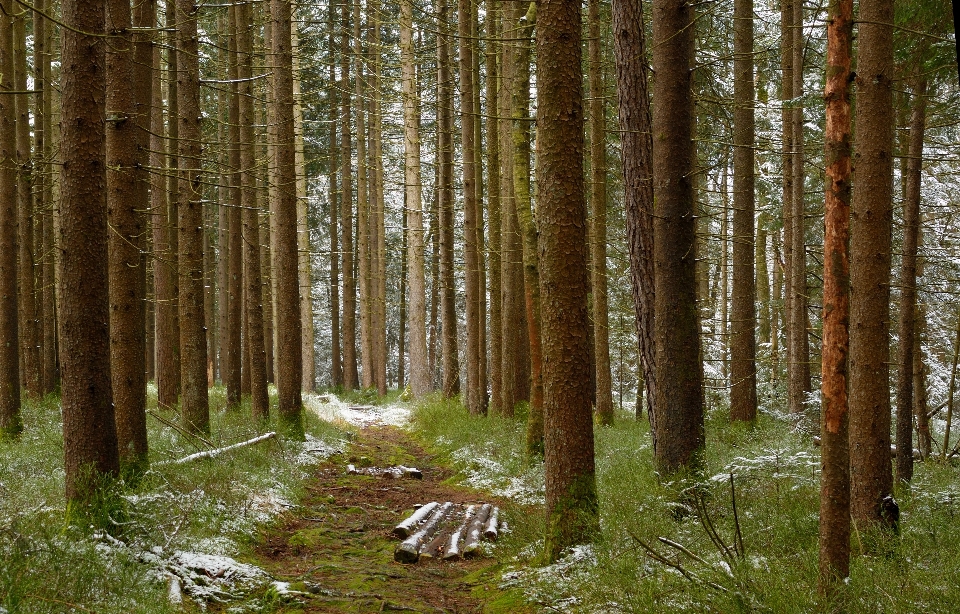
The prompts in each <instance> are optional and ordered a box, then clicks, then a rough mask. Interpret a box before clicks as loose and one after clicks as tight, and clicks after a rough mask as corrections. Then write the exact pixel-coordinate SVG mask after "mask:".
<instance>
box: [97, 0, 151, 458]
mask: <svg viewBox="0 0 960 614" xmlns="http://www.w3.org/2000/svg"><path fill="white" fill-rule="evenodd" d="M144 4H148V3H144ZM150 6H152V4H151V5H150ZM138 11H140V12H145V11H143V9H142V8H138ZM138 18H139V19H138V23H137V25H138V26H141V27H147V28H149V27H152V26H153V22H152V19H150V18H149V16H147V17H145V16H143V15H138ZM132 25H133V17H132V14H131V10H130V2H129V0H109V1H108V3H107V24H106V30H107V34H109V35H112V36H113V37H114V38H113V42H112V44H111V45H110V47H109V51H108V52H107V56H106V60H107V65H106V66H107V67H106V79H107V89H106V92H107V96H106V112H107V122H106V162H107V221H108V223H109V225H110V232H109V233H108V246H109V251H108V253H109V278H110V279H109V295H110V364H111V369H110V371H111V373H112V376H113V380H112V388H113V404H114V411H115V412H116V422H117V439H118V445H119V449H120V460H121V464H122V465H123V466H124V469H125V470H129V471H130V472H131V473H132V474H134V475H135V474H138V473H140V472H142V471H143V470H144V469H145V468H146V464H147V414H146V381H145V379H144V375H145V370H144V363H143V360H144V341H145V336H144V328H145V324H144V312H143V301H144V293H145V286H144V284H145V282H146V276H145V274H144V265H145V263H144V261H143V258H142V256H141V254H142V253H143V249H144V245H143V232H144V220H143V216H142V215H141V211H143V210H144V209H146V206H147V203H146V202H145V200H146V196H147V194H146V191H142V190H141V189H140V185H139V184H140V182H141V180H143V179H146V177H144V176H143V174H142V173H141V172H140V170H139V169H140V168H142V167H143V164H142V163H141V162H146V161H145V160H143V161H141V155H140V152H141V151H144V148H142V147H140V142H139V141H140V129H139V126H138V124H139V125H143V124H142V123H141V122H142V120H141V115H140V114H141V112H142V110H143V109H149V106H148V104H144V105H143V106H141V105H142V104H143V102H144V100H143V95H144V92H143V91H142V90H143V88H142V87H141V88H139V91H138V85H139V82H140V81H141V80H143V78H144V75H145V76H146V79H147V80H148V81H149V78H150V73H149V71H144V70H141V71H140V72H139V74H138V73H137V72H136V71H135V67H136V61H137V60H142V59H143V47H144V46H145V44H146V43H144V42H141V43H140V44H139V45H137V49H136V50H135V48H134V43H133V37H132V35H131V32H130V28H131V26H132ZM135 51H136V52H137V57H134V53H135ZM148 51H149V48H148ZM149 65H150V64H149V59H148V63H147V66H149ZM150 93H151V92H150V89H149V88H147V89H146V94H147V101H149V97H150V96H149V95H150ZM146 118H147V119H148V120H149V115H147V116H146Z"/></svg>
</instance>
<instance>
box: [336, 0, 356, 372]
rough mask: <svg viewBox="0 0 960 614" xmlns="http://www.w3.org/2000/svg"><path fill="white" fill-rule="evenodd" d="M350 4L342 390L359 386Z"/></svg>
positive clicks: (345, 56) (344, 16) (345, 69)
mask: <svg viewBox="0 0 960 614" xmlns="http://www.w3.org/2000/svg"><path fill="white" fill-rule="evenodd" d="M349 10H350V2H345V3H344V4H343V7H342V13H341V15H340V27H341V31H342V35H341V39H340V55H341V58H340V79H341V85H340V91H341V92H342V103H341V104H342V107H341V108H342V110H341V112H340V155H341V162H340V164H341V167H340V170H341V173H342V175H341V177H342V180H341V185H342V186H343V191H342V192H341V194H340V220H341V224H340V229H341V232H342V234H341V243H340V244H341V252H342V254H343V261H342V264H343V266H342V269H341V270H342V272H343V319H342V320H341V325H342V341H343V387H344V389H345V390H354V389H356V387H357V385H358V384H359V377H360V376H359V373H358V372H357V316H356V314H357V280H356V277H355V276H354V272H353V266H354V265H353V261H354V258H353V247H354V246H353V170H352V168H353V161H352V153H351V147H350V134H351V126H350V114H351V101H350V55H349V51H350V38H349V34H348V32H349V26H350V17H349V14H350V13H349Z"/></svg>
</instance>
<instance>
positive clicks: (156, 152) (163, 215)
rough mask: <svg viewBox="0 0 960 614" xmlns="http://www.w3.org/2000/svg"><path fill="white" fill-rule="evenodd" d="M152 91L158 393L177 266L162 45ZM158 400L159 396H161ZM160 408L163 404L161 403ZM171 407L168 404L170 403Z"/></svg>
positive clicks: (155, 60) (155, 58)
mask: <svg viewBox="0 0 960 614" xmlns="http://www.w3.org/2000/svg"><path fill="white" fill-rule="evenodd" d="M153 65H154V67H155V69H156V70H154V71H153V73H152V75H151V79H152V80H153V94H152V96H151V99H152V104H151V106H152V107H153V114H152V115H151V117H150V167H151V169H153V172H152V173H151V175H150V223H151V226H152V229H151V231H152V232H151V234H152V237H151V238H152V241H151V244H152V246H151V253H152V257H153V300H154V310H153V313H154V329H153V330H154V335H153V342H154V379H155V380H156V383H157V388H158V394H159V387H160V381H161V379H162V378H163V377H165V375H164V366H163V363H164V360H165V359H166V358H168V352H169V346H168V344H169V340H170V331H169V330H168V329H167V326H168V325H169V316H170V312H171V311H173V308H172V307H171V305H170V301H171V298H170V297H171V296H172V293H173V277H174V273H175V271H174V268H173V267H172V266H171V264H170V259H169V252H170V227H169V225H168V223H167V210H168V208H169V207H168V204H167V197H168V195H167V190H166V184H167V179H166V177H165V175H164V173H163V172H162V171H163V169H164V167H165V161H166V156H165V155H164V138H163V135H164V128H163V126H164V113H163V88H162V85H161V84H162V82H161V78H160V74H161V73H160V71H161V56H160V46H159V45H155V46H154V47H153ZM158 401H159V398H158ZM160 407H164V405H163V404H160ZM167 407H168V406H167Z"/></svg>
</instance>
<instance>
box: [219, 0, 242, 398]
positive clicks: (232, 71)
mask: <svg viewBox="0 0 960 614" xmlns="http://www.w3.org/2000/svg"><path fill="white" fill-rule="evenodd" d="M236 12H237V7H235V6H232V7H230V8H229V9H228V14H229V15H228V17H227V19H228V21H229V24H230V25H229V29H230V30H231V35H230V37H229V40H228V53H227V55H228V62H229V63H228V67H227V75H228V77H229V79H230V80H231V81H233V82H234V83H233V84H231V87H230V108H229V111H228V113H227V121H228V123H229V126H230V143H229V160H230V177H229V182H230V200H229V203H230V208H229V210H228V212H227V235H228V239H227V241H228V248H227V254H228V256H227V257H228V260H229V263H228V268H229V275H230V279H229V282H228V290H227V291H228V293H229V300H228V304H227V305H226V306H225V309H226V310H227V327H228V328H227V337H226V338H225V340H224V347H225V348H226V350H227V351H226V360H225V362H226V365H225V369H224V372H225V377H224V383H225V384H226V388H227V407H230V408H238V407H240V397H241V390H242V388H243V386H242V385H241V383H242V373H241V371H242V369H243V363H244V360H243V343H242V341H241V338H242V333H243V330H242V329H243V292H244V290H243V236H242V235H243V230H242V227H243V221H242V218H243V213H242V211H243V210H242V209H241V205H242V202H241V199H242V196H241V182H242V174H241V171H242V164H241V159H240V158H241V153H240V148H241V134H240V84H239V82H238V79H239V76H240V68H239V57H238V55H237V37H238V32H239V29H240V24H238V22H237V14H236Z"/></svg>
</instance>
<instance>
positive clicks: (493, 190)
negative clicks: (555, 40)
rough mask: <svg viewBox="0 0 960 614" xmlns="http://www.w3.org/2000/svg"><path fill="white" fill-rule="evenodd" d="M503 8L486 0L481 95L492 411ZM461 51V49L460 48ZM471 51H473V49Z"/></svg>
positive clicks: (497, 370) (497, 390) (499, 328)
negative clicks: (484, 113)
mask: <svg viewBox="0 0 960 614" xmlns="http://www.w3.org/2000/svg"><path fill="white" fill-rule="evenodd" d="M502 12H503V8H502V3H501V2H500V1H499V0H486V16H485V20H484V21H485V25H486V28H487V43H486V54H485V65H486V69H487V70H486V82H485V91H484V99H485V102H486V105H487V111H488V114H489V115H490V116H491V117H489V118H487V122H486V126H485V128H486V130H485V136H486V144H485V145H486V164H487V175H488V180H487V210H488V212H487V219H488V221H489V226H490V239H489V246H488V248H487V258H488V260H489V268H490V276H489V283H488V284H484V285H485V286H487V287H488V288H489V292H490V303H489V312H490V336H489V346H490V387H491V394H490V406H491V407H492V408H493V410H494V411H500V407H502V405H503V402H502V394H503V379H502V377H501V373H502V371H501V369H502V366H503V308H502V305H503V284H502V278H501V266H502V264H501V244H502V241H503V236H502V234H501V232H500V228H501V226H502V224H503V216H502V210H501V209H502V207H501V205H502V203H501V201H500V193H501V186H500V157H501V153H500V121H499V117H500V113H499V112H495V111H494V110H495V109H497V108H498V105H499V100H500V88H501V87H502V78H501V74H500V72H501V68H502V66H501V64H502V62H501V58H502V55H503V54H502V52H501V46H502V45H503V42H502V41H500V37H501V32H502V27H501V23H500V22H501V13H502ZM461 36H462V34H461ZM463 44H464V45H466V44H467V43H466V41H464V42H463ZM461 49H462V48H461ZM461 53H463V50H461ZM471 53H473V50H472V49H471ZM475 88H479V84H475ZM461 107H463V102H461ZM475 122H476V120H473V121H472V122H471V123H475ZM463 129H464V131H466V127H464V128H463ZM476 145H477V146H481V147H482V146H483V142H482V141H480V142H477V143H476ZM480 163H481V159H480V156H478V157H477V167H478V170H477V175H478V180H479V178H481V177H482V176H483V171H482V170H481V169H480V166H481V164H480ZM491 171H493V172H491ZM477 207H478V209H482V205H481V204H479V202H478V205H477ZM478 215H479V214H478ZM482 226H483V225H482V223H478V225H477V232H478V233H479V235H478V238H477V241H478V243H479V244H480V245H482V244H483V239H482V235H483V228H482ZM480 260H483V258H482V255H481V254H478V266H479V261H480ZM481 287H483V286H481ZM481 293H482V292H481ZM478 313H479V314H480V315H479V316H478V317H480V318H481V319H485V318H486V314H484V313H483V311H479V312H478ZM480 329H481V335H482V334H483V333H484V331H486V325H485V323H484V322H481V324H480ZM481 356H482V358H481V360H482V361H483V362H486V352H482V354H481ZM482 385H483V386H484V387H486V382H485V381H483V383H482Z"/></svg>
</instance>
